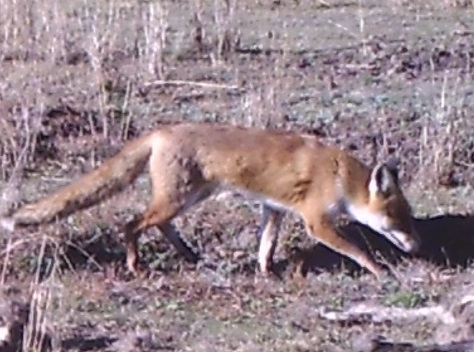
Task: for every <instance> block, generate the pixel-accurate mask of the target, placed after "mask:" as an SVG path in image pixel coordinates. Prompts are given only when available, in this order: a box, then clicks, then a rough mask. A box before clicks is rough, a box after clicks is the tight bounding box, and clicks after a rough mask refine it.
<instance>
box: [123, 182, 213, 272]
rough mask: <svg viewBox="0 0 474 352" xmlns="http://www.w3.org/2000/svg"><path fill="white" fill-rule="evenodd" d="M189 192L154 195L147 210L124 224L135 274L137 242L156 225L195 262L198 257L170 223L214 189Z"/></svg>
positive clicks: (126, 243)
mask: <svg viewBox="0 0 474 352" xmlns="http://www.w3.org/2000/svg"><path fill="white" fill-rule="evenodd" d="M189 189H190V190H189V191H188V192H182V193H181V194H180V192H176V194H174V195H172V196H171V195H164V194H159V195H154V196H153V201H152V202H151V204H150V206H149V207H148V209H147V210H146V211H145V212H144V213H143V214H142V215H140V216H138V217H137V218H135V219H134V220H132V221H130V222H129V223H127V224H126V225H125V230H124V232H125V246H126V256H127V267H128V269H129V270H130V271H131V272H132V273H134V274H137V275H139V274H141V272H142V270H141V269H140V268H139V265H138V239H139V237H140V235H141V233H142V232H143V231H144V230H146V229H147V228H149V227H152V226H156V227H158V229H159V230H160V231H161V232H162V233H163V234H164V235H165V237H166V238H167V239H168V241H169V242H170V243H171V244H172V245H173V246H174V247H175V248H176V250H177V251H178V252H179V253H181V254H182V255H183V256H184V257H185V258H186V259H187V260H188V261H191V262H196V261H197V260H198V255H197V254H196V253H194V251H193V250H192V249H191V248H190V247H189V246H188V245H187V244H186V243H185V242H184V240H183V239H182V238H181V236H180V234H179V232H178V230H177V229H176V227H175V226H174V225H173V224H172V223H171V220H172V219H173V218H174V217H176V216H178V215H180V214H182V213H183V212H185V211H186V210H187V209H189V208H190V207H192V206H193V205H195V204H197V203H199V202H201V201H202V200H204V199H205V198H207V197H208V196H209V195H210V194H211V193H212V186H209V185H200V186H199V185H196V187H191V188H189Z"/></svg>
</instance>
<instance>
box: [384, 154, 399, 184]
mask: <svg viewBox="0 0 474 352" xmlns="http://www.w3.org/2000/svg"><path fill="white" fill-rule="evenodd" d="M385 166H387V168H388V170H389V171H390V173H391V174H392V176H393V178H394V180H395V182H396V183H397V184H398V159H397V158H396V157H394V156H391V157H390V158H389V159H388V160H387V161H386V162H385Z"/></svg>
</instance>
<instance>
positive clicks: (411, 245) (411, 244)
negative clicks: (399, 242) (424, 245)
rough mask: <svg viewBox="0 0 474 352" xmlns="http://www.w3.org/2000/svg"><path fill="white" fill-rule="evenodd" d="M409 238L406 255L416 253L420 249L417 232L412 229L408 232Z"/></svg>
mask: <svg viewBox="0 0 474 352" xmlns="http://www.w3.org/2000/svg"><path fill="white" fill-rule="evenodd" d="M410 234H411V235H410V237H408V236H407V237H408V238H409V241H408V246H407V252H408V253H416V252H418V250H419V249H420V246H421V239H420V235H419V234H418V232H417V231H416V230H415V229H412V230H411V231H410Z"/></svg>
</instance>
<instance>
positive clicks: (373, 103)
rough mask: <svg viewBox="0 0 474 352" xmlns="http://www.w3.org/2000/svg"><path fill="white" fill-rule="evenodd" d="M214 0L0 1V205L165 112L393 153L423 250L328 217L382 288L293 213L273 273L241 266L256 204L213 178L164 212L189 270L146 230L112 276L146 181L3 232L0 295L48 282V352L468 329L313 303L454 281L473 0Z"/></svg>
mask: <svg viewBox="0 0 474 352" xmlns="http://www.w3.org/2000/svg"><path fill="white" fill-rule="evenodd" d="M228 3H229V4H230V5H229V6H230V7H229V8H227V9H226V6H225V2H219V1H216V2H207V1H201V2H199V1H191V2H189V3H188V2H184V1H175V2H167V1H165V2H163V3H162V5H159V3H155V2H149V3H145V2H143V3H140V4H139V5H136V4H134V3H131V2H128V1H122V2H116V3H108V2H105V3H98V4H96V3H94V2H91V3H87V2H76V1H73V0H71V1H68V2H63V3H60V2H52V3H51V7H48V6H45V5H44V4H42V3H41V2H36V1H33V2H30V3H22V2H12V3H11V4H10V5H8V6H7V7H6V9H5V11H4V14H2V16H0V21H2V28H3V32H1V31H0V37H1V38H2V40H3V44H2V45H3V46H2V48H1V52H0V77H1V80H0V111H1V118H0V124H1V125H0V128H1V130H2V131H3V133H2V136H1V138H0V152H1V160H0V171H1V174H2V184H1V185H2V190H3V200H2V203H1V204H0V208H1V209H0V210H2V211H5V210H7V208H8V207H10V206H12V203H17V202H19V203H21V202H25V201H31V200H34V199H37V198H39V197H40V196H41V195H44V194H46V193H47V192H48V191H50V190H52V189H54V188H56V187H58V186H60V185H62V184H64V183H66V182H68V181H70V180H71V179H73V178H75V177H77V176H79V175H80V174H81V173H83V172H86V171H87V170H90V169H91V168H92V167H93V166H94V165H96V164H97V163H99V162H100V161H101V160H103V159H104V158H105V157H107V156H110V155H112V154H113V153H115V152H116V151H117V150H118V149H119V148H120V147H121V146H122V145H123V143H124V141H125V140H127V139H130V138H133V137H134V136H136V135H138V134H140V133H142V132H144V131H147V130H149V129H150V128H152V127H154V126H157V125H159V124H162V123H176V122H179V121H184V120H186V121H189V120H193V121H213V122H229V123H234V124H243V125H258V126H268V127H279V128H286V129H293V130H302V131H307V132H311V133H315V134H317V135H319V136H320V137H321V138H322V139H323V140H324V141H325V142H327V143H330V144H336V145H339V146H341V147H342V148H345V149H348V150H350V152H351V153H353V154H354V155H356V156H358V157H359V158H361V159H362V160H364V161H365V162H367V163H369V164H373V163H374V162H375V160H382V159H384V158H386V157H387V156H388V155H395V156H396V157H398V158H399V159H400V167H401V176H402V182H403V185H404V187H405V189H406V190H407V191H406V193H407V195H408V197H409V198H410V201H411V203H412V205H413V207H414V210H415V214H416V216H417V218H418V226H419V229H420V232H421V235H422V237H423V246H422V248H421V251H420V253H419V254H418V255H416V256H411V257H409V256H406V255H403V254H402V253H400V252H399V251H398V250H396V249H394V248H393V247H392V246H391V245H390V244H388V243H387V242H386V241H385V240H383V239H381V238H380V237H378V236H377V235H375V234H373V233H371V232H370V231H368V230H367V229H363V228H361V227H358V226H355V225H348V226H345V227H344V232H345V233H346V234H347V235H348V236H351V238H352V239H353V240H354V241H357V242H358V243H359V244H360V245H361V246H363V247H364V248H366V249H367V250H368V251H370V252H371V253H372V254H373V255H374V256H376V257H377V258H379V259H380V260H381V261H382V262H384V263H386V264H387V265H388V266H389V267H391V268H392V270H393V271H394V272H395V273H396V274H397V276H399V277H400V278H401V280H400V281H401V282H395V281H394V280H393V279H392V278H390V277H388V276H387V277H386V278H385V280H384V282H382V283H379V282H376V281H375V280H374V278H373V277H372V276H370V274H368V273H367V272H365V271H362V270H360V268H358V267H357V266H356V265H355V264H354V263H352V262H350V261H349V260H346V259H344V258H341V257H340V256H338V255H336V254H335V253H333V252H331V251H329V250H328V249H326V248H324V247H323V246H322V245H317V244H315V243H314V242H313V241H312V240H311V239H309V238H307V237H306V236H305V235H304V234H303V229H302V227H301V223H300V221H299V219H297V218H293V217H292V216H287V218H286V219H285V222H284V225H283V228H282V236H281V241H280V245H279V248H278V250H277V259H278V262H277V268H278V273H279V278H273V279H264V278H262V277H260V275H259V274H258V273H257V272H256V265H255V261H256V238H255V236H256V235H255V234H256V232H257V228H258V223H259V209H258V207H257V205H256V204H254V203H252V202H250V201H249V200H246V199H241V198H240V197H237V196H235V195H232V194H228V195H226V196H224V197H219V198H215V199H211V200H208V201H206V202H205V203H203V204H202V205H200V206H199V207H197V208H194V209H193V210H192V211H190V212H188V214H186V216H183V217H181V218H180V219H178V221H177V225H178V226H179V227H180V228H181V229H182V231H183V234H184V236H185V237H186V238H187V240H188V241H189V242H190V243H191V244H192V246H193V247H194V248H195V249H196V250H197V251H198V252H199V253H200V255H201V260H200V261H199V262H198V264H196V265H192V264H189V263H186V262H185V261H184V260H183V259H182V258H181V257H180V256H179V255H178V254H177V253H176V252H175V251H174V249H173V248H171V247H170V246H169V244H168V243H167V242H166V240H165V239H164V238H162V237H161V236H159V235H158V234H157V233H154V232H153V231H150V232H149V233H147V234H146V236H143V241H142V243H141V253H142V257H143V260H144V262H145V263H146V265H148V266H150V267H151V268H152V269H153V270H152V272H153V275H152V277H150V278H148V279H146V280H137V279H131V278H130V277H129V276H128V274H127V273H125V270H124V251H123V247H122V235H121V233H120V224H123V223H124V222H125V221H126V220H127V219H128V218H129V217H130V216H132V215H133V214H135V213H137V212H139V211H141V210H143V209H144V207H145V206H146V202H147V200H148V194H149V187H148V182H147V178H146V177H143V178H140V179H139V180H138V181H137V182H136V184H135V185H134V186H133V187H132V188H130V189H129V190H128V191H126V192H124V193H123V194H122V195H119V196H117V197H115V198H114V199H113V200H110V201H108V202H106V203H104V204H102V205H100V206H97V207H94V208H92V209H89V210H87V211H84V212H82V213H80V214H77V215H74V216H72V217H70V218H69V219H66V220H64V221H61V222H59V223H58V224H55V225H50V226H44V227H41V228H38V229H30V230H28V231H18V232H15V233H14V234H13V235H12V236H7V235H6V234H2V236H1V237H0V241H1V246H0V248H2V251H1V255H2V257H3V261H2V262H3V270H2V285H3V293H4V299H5V300H8V299H13V298H15V299H20V300H24V301H27V300H28V299H29V298H28V297H29V296H30V294H31V292H45V293H47V294H46V296H45V297H47V299H42V302H43V303H44V305H45V307H44V309H43V311H44V312H45V313H46V321H47V325H48V326H49V328H50V330H51V331H52V333H51V334H52V336H53V338H54V340H55V343H56V346H57V348H58V349H62V350H64V351H132V350H134V351H136V350H142V351H228V350H239V351H264V350H275V351H349V350H354V347H352V341H353V339H354V337H357V336H359V335H361V334H362V333H366V332H371V333H374V334H380V335H383V336H385V337H386V338H387V339H389V340H393V341H402V342H403V341H405V342H410V343H416V344H428V343H437V342H447V341H450V340H452V339H454V340H458V339H462V338H467V337H468V336H467V335H466V334H465V331H464V330H462V329H461V327H459V328H458V329H457V330H456V328H455V327H452V326H451V327H450V328H449V329H451V330H449V329H448V330H446V329H445V328H444V327H445V325H446V324H444V323H442V322H440V321H438V320H436V319H430V318H429V317H419V318H417V319H413V320H408V321H406V320H402V321H396V320H393V321H392V320H391V319H388V320H387V321H379V322H374V321H373V320H371V319H362V320H360V321H351V322H344V323H337V322H331V321H328V320H327V319H324V318H322V317H321V315H320V313H321V312H323V311H326V310H336V311H338V310H344V309H347V308H349V307H351V306H353V305H354V304H360V303H365V304H367V305H374V306H375V305H381V306H384V307H405V308H414V307H430V306H433V305H436V304H449V302H450V300H452V299H453V298H452V297H453V295H454V294H455V293H457V292H460V291H463V290H469V287H470V282H471V277H472V275H473V268H472V266H471V264H470V263H471V258H472V257H473V254H474V252H473V249H472V248H474V247H473V245H472V244H473V236H474V217H473V215H472V214H473V211H474V190H473V183H474V138H473V135H474V118H473V117H472V109H473V107H474V91H473V88H472V87H473V78H474V76H473V72H474V71H473V68H472V66H473V64H474V45H473V39H474V27H473V26H472V25H471V23H470V20H469V19H470V18H472V16H473V15H474V8H472V7H471V6H469V4H467V5H466V6H462V5H463V4H460V3H456V2H454V1H453V2H452V3H451V2H449V1H444V2H440V3H438V2H433V3H431V2H429V1H415V2H410V3H405V2H403V1H395V0H392V1H387V2H384V3H383V4H382V3H379V2H376V1H360V2H350V1H324V2H323V1H321V2H312V1H306V0H300V1H273V2H262V1H249V2H239V3H237V6H235V4H234V2H233V1H230V2H228ZM27 19H29V20H27ZM471 22H472V21H471ZM202 82H205V84H202ZM13 205H14V204H13ZM446 331H449V332H446ZM463 334H464V335H463Z"/></svg>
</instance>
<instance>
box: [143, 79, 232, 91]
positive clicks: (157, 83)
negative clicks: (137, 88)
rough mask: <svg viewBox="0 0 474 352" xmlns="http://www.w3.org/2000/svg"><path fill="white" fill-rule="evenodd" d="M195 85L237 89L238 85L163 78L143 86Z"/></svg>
mask: <svg viewBox="0 0 474 352" xmlns="http://www.w3.org/2000/svg"><path fill="white" fill-rule="evenodd" d="M167 85H173V86H185V85H188V86H196V87H204V88H217V89H239V86H236V85H233V86H230V85H226V84H219V83H212V82H196V81H181V80H172V81H164V80H157V81H153V82H148V83H145V87H152V86H167Z"/></svg>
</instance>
